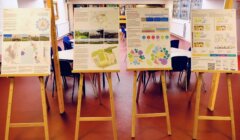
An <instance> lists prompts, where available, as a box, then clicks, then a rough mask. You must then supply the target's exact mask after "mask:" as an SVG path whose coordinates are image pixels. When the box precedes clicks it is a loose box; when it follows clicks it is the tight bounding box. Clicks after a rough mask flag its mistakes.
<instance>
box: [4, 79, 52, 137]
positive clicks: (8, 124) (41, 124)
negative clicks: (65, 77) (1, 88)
mask: <svg viewBox="0 0 240 140" xmlns="http://www.w3.org/2000/svg"><path fill="white" fill-rule="evenodd" d="M15 77H16V76H13V77H10V87H9V97H8V108H7V121H6V130H5V140H9V129H10V128H18V127H43V128H44V133H45V140H48V139H49V134H48V121H47V105H46V96H45V87H44V80H43V76H39V81H40V88H41V99H42V101H41V103H42V111H43V122H32V123H11V111H12V102H13V92H14V78H15Z"/></svg>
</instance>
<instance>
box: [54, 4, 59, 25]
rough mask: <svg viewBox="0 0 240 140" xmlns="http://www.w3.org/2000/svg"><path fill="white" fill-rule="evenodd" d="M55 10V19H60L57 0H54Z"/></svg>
mask: <svg viewBox="0 0 240 140" xmlns="http://www.w3.org/2000/svg"><path fill="white" fill-rule="evenodd" d="M53 11H54V16H55V20H58V19H59V14H58V3H57V1H55V2H53Z"/></svg>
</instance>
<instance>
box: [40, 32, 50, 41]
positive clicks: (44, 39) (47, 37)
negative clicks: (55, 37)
mask: <svg viewBox="0 0 240 140" xmlns="http://www.w3.org/2000/svg"><path fill="white" fill-rule="evenodd" d="M49 40H50V36H49V35H48V34H46V35H44V34H41V35H40V41H49Z"/></svg>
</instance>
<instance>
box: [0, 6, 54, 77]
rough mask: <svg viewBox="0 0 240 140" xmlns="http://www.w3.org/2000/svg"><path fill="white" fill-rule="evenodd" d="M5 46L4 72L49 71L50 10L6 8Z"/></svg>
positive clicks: (37, 72) (4, 13)
mask: <svg viewBox="0 0 240 140" xmlns="http://www.w3.org/2000/svg"><path fill="white" fill-rule="evenodd" d="M2 45H3V46H2V70H1V74H4V75H8V74H49V73H50V47H51V45H50V11H49V9H4V10H3V44H2Z"/></svg>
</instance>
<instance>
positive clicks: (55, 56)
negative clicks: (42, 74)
mask: <svg viewBox="0 0 240 140" xmlns="http://www.w3.org/2000/svg"><path fill="white" fill-rule="evenodd" d="M47 7H48V8H50V9H51V40H52V48H53V59H54V70H55V71H54V74H55V77H56V87H57V94H58V96H57V97H58V106H59V112H60V114H63V113H64V112H65V109H64V99H63V88H62V80H61V73H60V64H59V58H58V45H57V34H56V24H55V14H54V9H53V0H47Z"/></svg>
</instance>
